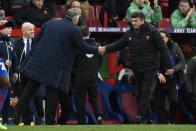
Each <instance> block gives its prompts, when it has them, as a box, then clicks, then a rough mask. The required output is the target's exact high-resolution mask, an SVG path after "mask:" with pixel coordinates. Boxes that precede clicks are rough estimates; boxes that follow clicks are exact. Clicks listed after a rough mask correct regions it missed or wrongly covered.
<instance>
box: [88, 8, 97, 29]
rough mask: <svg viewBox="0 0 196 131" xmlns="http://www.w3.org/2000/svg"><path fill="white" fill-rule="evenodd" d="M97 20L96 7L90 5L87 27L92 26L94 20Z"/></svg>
mask: <svg viewBox="0 0 196 131" xmlns="http://www.w3.org/2000/svg"><path fill="white" fill-rule="evenodd" d="M94 19H95V10H94V6H92V5H89V7H88V17H87V25H88V26H92V23H93V20H94Z"/></svg>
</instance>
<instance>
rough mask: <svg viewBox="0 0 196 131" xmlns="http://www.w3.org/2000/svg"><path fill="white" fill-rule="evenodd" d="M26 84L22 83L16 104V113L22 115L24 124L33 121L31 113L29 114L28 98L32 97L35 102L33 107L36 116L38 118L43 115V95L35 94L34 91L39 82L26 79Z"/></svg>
mask: <svg viewBox="0 0 196 131" xmlns="http://www.w3.org/2000/svg"><path fill="white" fill-rule="evenodd" d="M25 83H26V84H25V85H24V87H23V89H22V91H21V94H20V98H19V101H18V104H17V113H18V115H19V116H20V118H21V117H22V121H23V122H24V123H25V124H29V123H30V122H31V121H33V117H32V115H30V110H29V104H30V100H31V99H32V98H33V99H34V103H35V108H36V110H37V116H38V117H39V118H43V117H44V109H43V96H39V95H36V96H35V92H36V90H37V89H38V88H39V86H40V84H39V83H37V82H35V81H32V80H28V79H26V82H25Z"/></svg>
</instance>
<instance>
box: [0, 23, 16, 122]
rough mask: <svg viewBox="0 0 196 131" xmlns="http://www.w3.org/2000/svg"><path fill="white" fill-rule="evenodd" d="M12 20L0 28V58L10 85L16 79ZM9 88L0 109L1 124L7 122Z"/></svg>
mask: <svg viewBox="0 0 196 131" xmlns="http://www.w3.org/2000/svg"><path fill="white" fill-rule="evenodd" d="M13 26H14V22H13V21H8V22H6V23H5V24H4V25H1V29H0V58H1V59H2V60H3V61H4V63H5V66H6V69H7V71H8V74H9V78H10V83H11V85H12V84H14V83H16V81H17V79H18V60H17V57H16V52H15V51H14V46H13V41H12V40H11V37H10V36H11V33H12V27H13ZM11 85H10V86H11ZM11 90H12V88H10V90H9V91H8V94H7V98H6V100H5V103H4V107H3V109H2V120H3V124H7V123H8V118H9V110H10V91H11Z"/></svg>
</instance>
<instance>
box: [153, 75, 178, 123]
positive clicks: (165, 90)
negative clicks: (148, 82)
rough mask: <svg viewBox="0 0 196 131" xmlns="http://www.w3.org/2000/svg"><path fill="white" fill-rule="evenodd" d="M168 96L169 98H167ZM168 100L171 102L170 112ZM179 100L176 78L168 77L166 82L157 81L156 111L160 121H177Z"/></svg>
mask: <svg viewBox="0 0 196 131" xmlns="http://www.w3.org/2000/svg"><path fill="white" fill-rule="evenodd" d="M166 98H167V99H166ZM166 100H168V102H169V112H168V113H169V114H168V113H167V112H166V109H165V104H166ZM177 102H178V92H177V89H176V80H175V79H172V78H170V76H167V77H166V83H165V84H161V83H159V82H158V83H157V87H156V90H155V111H156V113H157V116H158V120H159V123H161V124H167V123H168V120H169V122H170V123H176V106H177Z"/></svg>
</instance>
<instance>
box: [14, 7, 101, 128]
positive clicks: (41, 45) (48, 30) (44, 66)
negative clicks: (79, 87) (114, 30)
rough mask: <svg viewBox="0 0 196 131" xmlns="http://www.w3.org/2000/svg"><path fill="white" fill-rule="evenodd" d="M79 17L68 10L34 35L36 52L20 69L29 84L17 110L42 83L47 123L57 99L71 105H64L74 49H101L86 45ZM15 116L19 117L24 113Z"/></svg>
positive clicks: (26, 102) (67, 97) (53, 122)
mask: <svg viewBox="0 0 196 131" xmlns="http://www.w3.org/2000/svg"><path fill="white" fill-rule="evenodd" d="M80 15H81V14H80V12H78V10H77V9H69V10H68V11H67V12H66V13H65V19H61V20H50V21H48V22H46V23H45V24H44V25H43V27H42V30H41V32H40V33H39V35H38V36H37V39H36V42H37V46H36V49H35V50H33V51H32V53H31V54H30V55H31V56H30V59H29V60H28V62H27V64H25V66H24V67H22V70H21V72H22V73H23V75H24V76H25V77H26V78H27V79H29V81H28V83H27V84H26V85H25V87H24V90H23V93H22V94H21V97H20V99H19V102H18V106H19V108H20V111H22V110H24V109H25V108H27V106H28V104H29V100H30V98H31V97H32V94H33V92H34V91H35V89H36V88H37V86H38V85H40V84H45V85H46V97H45V98H46V107H45V109H46V111H45V118H46V120H45V122H46V124H50V125H51V124H55V113H56V104H57V99H58V98H59V97H61V98H60V100H62V101H60V104H61V105H63V106H62V107H66V106H64V105H68V103H71V102H68V103H67V101H68V100H69V98H70V97H69V96H68V95H67V93H68V91H69V87H70V79H71V72H72V66H73V63H74V59H75V56H76V53H77V50H78V49H79V50H80V51H83V52H86V53H98V52H100V49H101V47H95V46H90V45H88V44H87V43H86V42H85V41H84V39H83V38H82V35H81V32H80V30H79V28H78V27H77V26H76V24H77V23H78V20H79V17H80ZM62 97H64V98H62ZM67 107H69V106H67ZM63 110H64V109H62V112H61V115H62V116H63V115H68V112H69V111H63ZM67 110H70V109H67ZM18 113H19V115H22V114H23V113H24V112H18ZM65 117H66V116H64V117H62V119H65Z"/></svg>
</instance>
